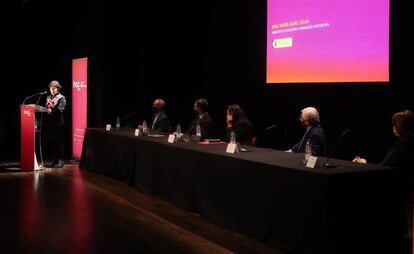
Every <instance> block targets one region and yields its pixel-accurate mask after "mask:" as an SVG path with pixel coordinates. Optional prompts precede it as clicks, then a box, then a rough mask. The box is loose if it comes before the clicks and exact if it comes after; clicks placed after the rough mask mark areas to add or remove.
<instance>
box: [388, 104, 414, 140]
mask: <svg viewBox="0 0 414 254" xmlns="http://www.w3.org/2000/svg"><path fill="white" fill-rule="evenodd" d="M391 120H392V125H393V126H394V127H395V130H396V132H397V133H398V135H400V136H406V135H411V136H413V135H414V113H413V112H412V111H410V110H403V111H400V112H397V113H395V114H394V115H393V116H392V119H391Z"/></svg>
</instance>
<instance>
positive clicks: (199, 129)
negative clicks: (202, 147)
mask: <svg viewBox="0 0 414 254" xmlns="http://www.w3.org/2000/svg"><path fill="white" fill-rule="evenodd" d="M196 135H197V136H199V137H201V128H200V125H199V124H197V126H196Z"/></svg>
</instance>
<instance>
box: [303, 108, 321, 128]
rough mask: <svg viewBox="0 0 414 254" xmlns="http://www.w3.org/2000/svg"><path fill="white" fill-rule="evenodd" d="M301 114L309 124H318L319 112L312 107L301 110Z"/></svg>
mask: <svg viewBox="0 0 414 254" xmlns="http://www.w3.org/2000/svg"><path fill="white" fill-rule="evenodd" d="M301 112H302V114H303V117H304V119H305V120H307V121H308V122H309V123H310V124H312V125H314V124H318V123H320V122H321V120H320V118H319V112H318V110H317V109H316V108H314V107H307V108H304V109H302V111H301Z"/></svg>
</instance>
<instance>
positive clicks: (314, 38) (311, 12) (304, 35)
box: [266, 0, 390, 83]
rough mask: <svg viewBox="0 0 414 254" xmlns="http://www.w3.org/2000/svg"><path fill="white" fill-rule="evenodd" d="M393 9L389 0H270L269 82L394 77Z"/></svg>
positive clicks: (378, 79)
mask: <svg viewBox="0 0 414 254" xmlns="http://www.w3.org/2000/svg"><path fill="white" fill-rule="evenodd" d="M389 12H390V3H389V0H349V1H331V0H291V1H280V0H268V17H267V21H268V23H267V42H266V44H267V77H266V81H267V83H302V82H303V83H305V82H310V83H312V82H387V81H389V66H388V64H389ZM283 29H285V30H283ZM272 32H273V34H272ZM284 38H291V41H292V43H291V46H288V47H281V48H273V40H275V39H276V40H278V39H284Z"/></svg>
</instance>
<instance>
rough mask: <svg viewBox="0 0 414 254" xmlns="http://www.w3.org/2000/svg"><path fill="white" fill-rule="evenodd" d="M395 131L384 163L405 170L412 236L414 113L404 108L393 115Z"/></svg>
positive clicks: (404, 193) (357, 160)
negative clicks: (393, 140) (394, 137)
mask: <svg viewBox="0 0 414 254" xmlns="http://www.w3.org/2000/svg"><path fill="white" fill-rule="evenodd" d="M392 125H393V132H394V134H395V136H396V137H397V140H396V141H395V142H394V144H393V146H392V147H391V149H390V150H389V151H388V153H387V155H386V156H385V158H384V160H383V161H382V163H381V164H382V165H386V166H391V167H396V168H399V169H401V170H402V171H403V178H402V181H403V182H402V183H401V187H402V188H403V195H404V196H403V198H404V201H405V203H406V207H407V208H406V212H407V217H406V218H407V222H406V224H407V236H409V237H412V202H413V193H414V188H413V186H414V177H413V176H414V174H413V173H414V113H413V112H412V111H410V110H403V111H400V112H397V113H395V114H394V115H393V116H392ZM353 162H357V163H364V164H366V163H367V160H366V159H364V158H361V157H355V159H354V160H353Z"/></svg>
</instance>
